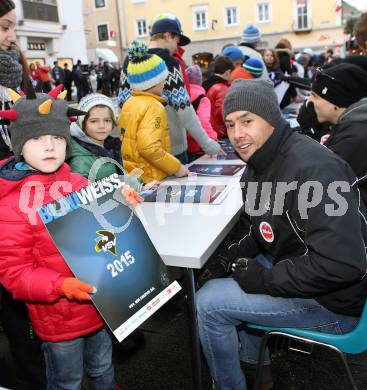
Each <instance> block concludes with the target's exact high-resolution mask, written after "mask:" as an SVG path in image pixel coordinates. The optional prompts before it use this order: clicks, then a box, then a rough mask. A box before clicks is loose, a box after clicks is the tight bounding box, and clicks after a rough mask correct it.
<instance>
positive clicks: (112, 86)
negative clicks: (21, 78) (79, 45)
mask: <svg viewBox="0 0 367 390" xmlns="http://www.w3.org/2000/svg"><path fill="white" fill-rule="evenodd" d="M29 75H30V77H31V80H32V82H33V86H34V88H35V90H36V91H37V92H44V93H48V92H50V91H51V88H52V86H56V87H57V86H58V85H60V84H63V86H64V87H65V89H66V91H67V100H68V101H72V86H74V87H75V89H76V98H77V100H78V102H79V101H80V99H81V98H82V97H83V96H86V95H88V94H90V93H94V92H98V93H102V94H104V95H106V96H109V97H111V96H116V95H117V94H118V90H119V85H120V76H121V70H120V64H119V63H118V62H116V63H115V64H113V65H112V64H110V63H109V62H108V61H104V62H103V61H100V62H99V63H98V65H96V64H94V62H93V61H92V62H91V63H90V64H89V65H83V64H82V62H81V60H78V61H77V63H76V64H75V65H73V67H72V69H69V64H68V63H64V64H63V67H61V66H60V65H59V63H58V61H54V63H53V67H52V68H51V67H50V66H48V65H41V64H40V62H39V61H36V62H35V63H33V62H31V63H30V65H29Z"/></svg>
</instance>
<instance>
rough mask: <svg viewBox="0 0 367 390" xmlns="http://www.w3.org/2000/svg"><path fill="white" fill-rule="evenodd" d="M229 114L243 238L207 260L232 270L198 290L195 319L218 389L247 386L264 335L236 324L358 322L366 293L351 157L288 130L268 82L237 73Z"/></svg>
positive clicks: (324, 328)
mask: <svg viewBox="0 0 367 390" xmlns="http://www.w3.org/2000/svg"><path fill="white" fill-rule="evenodd" d="M224 117H225V122H226V126H227V131H228V137H229V139H230V141H231V143H232V144H233V146H234V148H235V150H236V152H237V153H238V155H239V156H240V157H241V158H242V159H243V160H244V161H246V163H247V168H246V171H245V173H244V174H243V177H242V179H241V185H242V186H243V187H242V192H243V200H244V203H245V210H246V211H244V212H243V213H242V215H241V217H240V224H239V225H237V229H238V230H240V231H237V232H235V233H236V236H237V238H238V240H233V242H229V245H228V246H226V248H225V249H223V250H222V251H221V252H220V255H219V256H218V257H217V258H214V259H212V260H211V262H210V264H209V265H208V268H207V269H206V274H207V275H209V277H210V267H214V269H215V270H216V271H217V270H218V265H219V264H220V265H222V266H223V267H224V268H226V269H230V268H232V271H233V274H232V277H227V278H218V279H213V280H210V281H208V282H207V283H206V284H205V285H204V287H203V288H201V289H200V290H199V292H198V295H197V310H198V326H199V334H200V339H201V343H202V346H203V349H204V353H205V356H206V359H207V361H208V364H209V368H210V372H211V376H212V378H213V380H214V382H215V386H216V387H215V389H218V390H245V389H250V388H251V387H250V386H251V383H250V382H251V376H252V379H253V375H254V370H255V368H256V363H257V361H258V352H259V348H260V343H261V337H259V336H257V335H254V334H251V333H250V331H249V330H240V331H238V333H237V326H238V325H241V324H246V323H255V324H259V325H264V326H276V327H294V328H307V329H317V330H320V331H321V332H326V333H346V332H349V331H350V330H352V329H353V328H354V327H355V325H356V323H357V321H358V317H359V316H360V314H361V312H362V308H363V305H364V301H365V297H366V294H367V282H366V279H367V278H365V275H366V270H367V259H366V250H365V239H366V237H367V229H366V227H367V226H366V219H365V215H366V212H365V207H364V205H363V204H361V201H360V196H359V191H358V188H357V187H356V186H355V182H356V178H355V176H354V174H353V172H352V170H351V168H350V167H349V165H348V164H347V163H346V162H344V161H343V160H342V159H340V158H339V157H338V156H337V155H336V154H334V153H332V152H331V151H330V150H328V149H326V148H325V147H323V146H321V145H320V144H318V143H317V142H315V141H314V140H312V139H311V138H308V137H306V136H303V135H300V134H298V133H294V132H292V130H291V129H290V127H289V125H288V124H287V122H286V121H285V120H284V119H282V117H281V113H280V111H279V106H278V103H277V98H276V96H275V93H274V91H273V87H272V85H271V84H270V83H268V82H267V81H264V80H238V81H236V82H235V83H234V84H233V85H232V87H231V88H230V89H229V91H228V94H227V96H226V98H225V100H224ZM228 241H230V240H227V242H228ZM228 264H233V265H232V267H228ZM216 271H214V274H215V272H216ZM218 276H219V274H218V273H216V277H218ZM223 276H224V275H223ZM212 277H213V273H212ZM238 336H239V339H240V340H239V339H238ZM239 341H240V343H239ZM240 360H241V361H242V362H243V364H242V366H243V369H244V371H242V369H241V365H240ZM265 364H266V366H265V372H264V375H263V378H262V380H263V389H270V388H271V386H272V378H271V372H270V367H269V364H270V360H269V357H268V356H267V358H266V362H265ZM244 373H245V375H246V379H245V375H244ZM246 380H247V384H246Z"/></svg>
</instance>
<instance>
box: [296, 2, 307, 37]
mask: <svg viewBox="0 0 367 390" xmlns="http://www.w3.org/2000/svg"><path fill="white" fill-rule="evenodd" d="M309 24H310V23H309V19H308V1H307V0H296V29H297V30H307V29H309Z"/></svg>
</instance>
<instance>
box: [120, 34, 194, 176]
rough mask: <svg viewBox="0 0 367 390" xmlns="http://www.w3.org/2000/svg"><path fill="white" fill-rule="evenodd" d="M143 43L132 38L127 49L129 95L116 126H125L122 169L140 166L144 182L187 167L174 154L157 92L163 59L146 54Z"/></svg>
mask: <svg viewBox="0 0 367 390" xmlns="http://www.w3.org/2000/svg"><path fill="white" fill-rule="evenodd" d="M147 51H148V48H147V46H146V45H145V44H144V43H142V42H138V41H135V42H133V43H132V44H131V46H130V47H129V49H128V55H129V60H130V62H129V65H128V67H127V77H128V81H129V84H130V85H131V88H132V96H131V97H130V98H129V99H128V100H127V101H126V103H125V104H124V105H123V107H122V109H121V112H120V116H119V119H118V126H119V127H120V128H121V129H124V130H125V133H124V139H123V143H122V160H123V164H124V169H125V171H126V172H127V173H130V172H131V171H132V170H133V169H134V168H140V169H142V170H143V172H144V173H143V174H142V176H141V178H142V179H143V181H144V182H145V183H147V182H151V181H155V180H163V179H164V178H165V177H167V176H170V175H175V176H176V177H183V176H187V175H188V174H189V170H188V169H187V168H186V167H185V166H184V165H182V164H181V162H180V161H179V160H178V159H177V158H176V157H174V156H173V155H172V154H170V152H171V141H170V135H169V129H168V120H167V114H166V111H165V109H164V106H163V104H164V103H165V102H166V100H165V99H164V98H163V97H162V96H161V95H162V92H163V88H164V85H165V82H166V77H167V75H168V70H167V66H166V64H165V62H164V61H163V60H162V59H161V58H160V57H158V56H157V55H155V54H153V55H151V54H148V53H147Z"/></svg>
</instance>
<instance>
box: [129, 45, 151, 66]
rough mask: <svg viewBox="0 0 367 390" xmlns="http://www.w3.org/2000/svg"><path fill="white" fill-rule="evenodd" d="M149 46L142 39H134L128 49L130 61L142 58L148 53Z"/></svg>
mask: <svg viewBox="0 0 367 390" xmlns="http://www.w3.org/2000/svg"><path fill="white" fill-rule="evenodd" d="M147 52H148V46H147V45H146V44H145V43H144V42H141V41H133V42H132V43H131V45H130V46H129V48H128V49H127V55H128V57H129V60H130V61H136V60H141V59H142V58H144V57H145V56H146V55H147Z"/></svg>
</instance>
